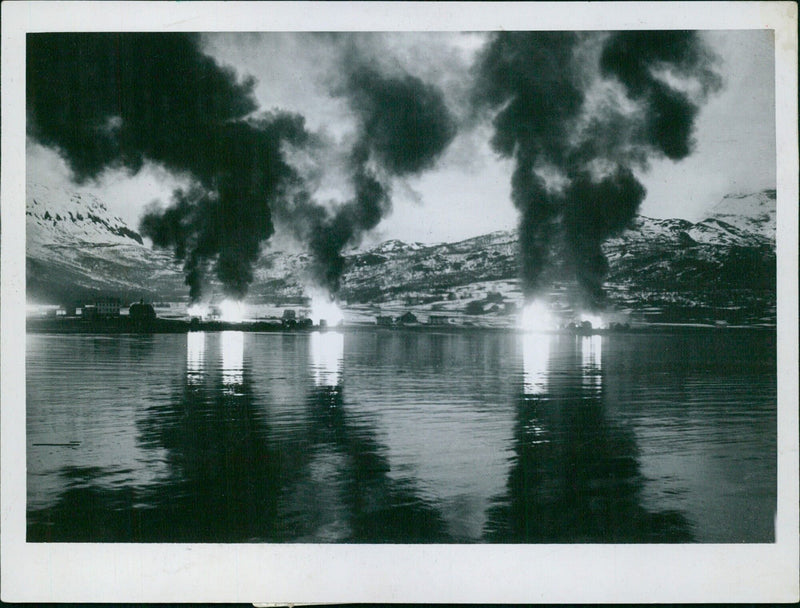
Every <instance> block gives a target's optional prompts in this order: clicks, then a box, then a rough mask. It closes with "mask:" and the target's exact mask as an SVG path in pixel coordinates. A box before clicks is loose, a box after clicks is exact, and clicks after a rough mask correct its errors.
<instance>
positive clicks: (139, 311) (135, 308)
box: [128, 300, 156, 321]
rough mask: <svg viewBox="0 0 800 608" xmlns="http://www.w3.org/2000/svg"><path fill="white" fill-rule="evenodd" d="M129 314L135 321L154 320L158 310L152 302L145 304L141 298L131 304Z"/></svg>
mask: <svg viewBox="0 0 800 608" xmlns="http://www.w3.org/2000/svg"><path fill="white" fill-rule="evenodd" d="M128 315H129V316H130V318H131V319H132V320H134V321H153V320H154V319H155V318H156V311H155V308H153V305H152V304H145V303H144V301H143V300H140V301H139V302H134V303H133V304H131V305H130V308H129V309H128Z"/></svg>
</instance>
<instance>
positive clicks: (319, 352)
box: [309, 331, 344, 386]
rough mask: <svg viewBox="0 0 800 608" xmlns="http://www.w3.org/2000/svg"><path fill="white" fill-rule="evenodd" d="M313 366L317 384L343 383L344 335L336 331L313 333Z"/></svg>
mask: <svg viewBox="0 0 800 608" xmlns="http://www.w3.org/2000/svg"><path fill="white" fill-rule="evenodd" d="M309 344H310V348H311V367H312V369H313V370H314V381H315V382H316V383H317V386H337V385H339V384H341V373H342V360H343V359H344V335H342V334H340V333H339V332H336V331H332V332H331V331H329V332H316V331H315V332H312V333H311V341H310V343H309Z"/></svg>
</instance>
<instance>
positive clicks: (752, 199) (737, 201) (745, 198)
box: [708, 190, 776, 240]
mask: <svg viewBox="0 0 800 608" xmlns="http://www.w3.org/2000/svg"><path fill="white" fill-rule="evenodd" d="M775 212H776V209H775V190H762V191H761V192H755V193H752V194H729V195H727V196H725V197H724V198H723V199H722V200H721V201H720V202H719V203H717V204H716V205H715V206H714V207H712V208H711V210H710V211H709V213H708V218H709V219H716V220H720V221H723V222H725V223H727V224H730V225H731V226H735V227H736V228H739V229H741V230H744V231H746V232H753V233H756V234H760V235H761V236H763V237H766V238H768V239H772V240H775Z"/></svg>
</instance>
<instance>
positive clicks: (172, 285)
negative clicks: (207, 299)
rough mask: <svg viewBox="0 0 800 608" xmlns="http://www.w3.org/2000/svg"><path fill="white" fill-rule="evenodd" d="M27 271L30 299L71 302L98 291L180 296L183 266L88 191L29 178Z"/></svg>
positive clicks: (126, 295)
mask: <svg viewBox="0 0 800 608" xmlns="http://www.w3.org/2000/svg"><path fill="white" fill-rule="evenodd" d="M25 215H26V218H25V219H26V227H25V228H26V234H25V236H26V266H27V268H26V275H27V289H28V297H29V299H32V300H40V301H44V302H52V301H53V300H56V301H59V302H62V303H69V302H71V301H72V300H81V299H84V298H86V297H91V296H96V295H116V296H119V297H121V298H124V299H131V300H134V299H139V298H140V297H148V298H153V297H154V296H156V295H157V294H165V295H166V296H167V297H179V294H181V292H183V291H185V288H184V286H183V279H182V277H181V275H180V268H179V267H178V266H176V265H175V264H174V262H173V260H172V256H170V255H169V253H167V252H162V251H153V250H152V249H150V248H149V247H147V246H146V245H145V244H144V243H143V239H142V237H141V235H139V233H137V232H136V231H135V230H133V229H131V228H130V227H129V226H128V225H127V224H126V223H125V222H124V221H123V220H121V219H120V218H118V217H115V216H113V215H112V214H111V213H109V211H108V208H107V207H106V206H105V204H104V203H103V202H102V201H100V200H99V199H97V198H96V197H95V196H92V195H91V194H86V193H77V192H66V191H64V190H61V189H56V188H50V187H48V186H45V185H41V184H36V183H28V185H27V189H26V211H25Z"/></svg>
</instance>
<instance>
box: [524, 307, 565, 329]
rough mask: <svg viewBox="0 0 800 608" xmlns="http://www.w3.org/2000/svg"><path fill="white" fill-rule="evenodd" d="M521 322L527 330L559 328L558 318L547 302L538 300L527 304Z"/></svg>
mask: <svg viewBox="0 0 800 608" xmlns="http://www.w3.org/2000/svg"><path fill="white" fill-rule="evenodd" d="M519 322H520V326H521V327H522V329H524V330H526V331H550V330H552V329H557V328H558V323H557V320H556V318H555V316H554V315H553V314H552V313H551V312H550V309H549V308H548V307H547V304H545V303H544V302H539V301H536V300H534V301H533V302H531V303H530V304H527V305H525V307H524V308H523V309H522V314H521V315H520V319H519Z"/></svg>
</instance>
